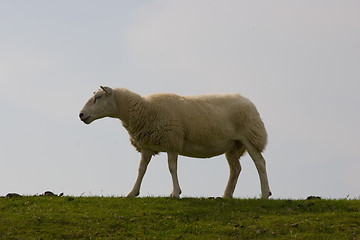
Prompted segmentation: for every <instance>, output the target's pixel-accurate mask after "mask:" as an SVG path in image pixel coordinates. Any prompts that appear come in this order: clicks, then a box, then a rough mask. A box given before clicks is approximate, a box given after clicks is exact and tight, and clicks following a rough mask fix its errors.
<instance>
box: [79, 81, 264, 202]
mask: <svg viewBox="0 0 360 240" xmlns="http://www.w3.org/2000/svg"><path fill="white" fill-rule="evenodd" d="M79 117H80V119H81V121H83V122H84V123H85V124H90V123H91V122H93V121H94V120H97V119H100V118H104V117H111V118H119V119H120V120H121V122H122V125H123V126H124V127H125V129H126V130H127V131H128V133H129V135H130V141H131V144H132V145H133V146H134V147H135V148H136V150H137V151H139V152H140V153H141V159H140V164H139V169H138V176H137V179H136V182H135V184H134V186H133V188H132V190H131V191H130V192H129V193H128V194H127V197H136V196H138V195H139V194H140V186H141V182H142V179H143V177H144V174H145V172H146V169H147V166H148V164H149V162H150V160H151V157H152V156H153V155H155V154H157V153H159V152H166V153H167V155H168V166H169V170H170V173H171V177H172V185H173V190H172V192H171V194H170V196H171V197H177V198H178V197H179V196H180V194H181V189H180V185H179V181H178V176H177V160H178V155H183V156H187V157H193V158H210V157H214V156H218V155H221V154H224V153H225V157H226V159H227V162H228V164H229V168H230V176H229V179H228V183H227V186H226V188H225V192H224V194H223V198H232V197H233V193H234V190H235V186H236V183H237V180H238V177H239V174H240V171H241V165H240V157H241V156H242V155H243V154H244V153H245V151H247V152H248V153H249V155H250V156H251V158H252V159H253V161H254V163H255V166H256V168H257V171H258V174H259V178H260V185H261V197H262V198H263V199H268V198H269V196H271V192H270V188H269V183H268V178H267V173H266V167H265V159H264V158H263V156H262V154H261V153H262V151H263V150H264V148H265V146H266V144H267V133H266V130H265V126H264V123H263V121H262V119H261V118H260V115H259V113H258V111H257V109H256V107H255V105H254V104H253V103H252V102H251V101H250V100H249V99H247V98H245V97H243V96H241V95H239V94H223V95H198V96H188V97H183V96H179V95H175V94H170V93H159V94H152V95H148V96H145V97H142V96H140V95H139V94H137V93H134V92H131V91H130V90H127V89H124V88H114V89H113V88H110V87H103V86H100V89H99V90H98V91H96V92H94V95H93V96H92V97H91V98H90V99H89V100H88V101H87V103H86V104H85V106H84V107H83V109H82V110H81V111H80V114H79Z"/></svg>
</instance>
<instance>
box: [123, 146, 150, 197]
mask: <svg viewBox="0 0 360 240" xmlns="http://www.w3.org/2000/svg"><path fill="white" fill-rule="evenodd" d="M153 154H154V152H152V151H150V150H146V149H143V150H141V160H140V164H139V172H138V176H137V179H136V182H135V184H134V187H133V188H132V190H131V191H130V192H129V193H128V195H126V197H136V196H138V195H139V194H140V186H141V182H142V179H143V177H144V175H145V172H146V169H147V166H148V164H149V162H150V160H151V157H152V155H153Z"/></svg>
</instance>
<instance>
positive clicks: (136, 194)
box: [126, 191, 140, 197]
mask: <svg viewBox="0 0 360 240" xmlns="http://www.w3.org/2000/svg"><path fill="white" fill-rule="evenodd" d="M139 194H140V192H133V191H131V192H129V193H128V195H126V197H137V196H139Z"/></svg>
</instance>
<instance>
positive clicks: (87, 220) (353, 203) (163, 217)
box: [0, 196, 360, 239]
mask: <svg viewBox="0 0 360 240" xmlns="http://www.w3.org/2000/svg"><path fill="white" fill-rule="evenodd" d="M290 238H296V239H360V201H359V200H258V199H199V198H183V199H171V198H119V197H47V196H34V197H15V198H0V239H290Z"/></svg>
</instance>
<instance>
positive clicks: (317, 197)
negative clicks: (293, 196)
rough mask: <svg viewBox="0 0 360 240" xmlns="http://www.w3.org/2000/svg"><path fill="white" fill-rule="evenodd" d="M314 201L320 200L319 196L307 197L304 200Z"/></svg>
mask: <svg viewBox="0 0 360 240" xmlns="http://www.w3.org/2000/svg"><path fill="white" fill-rule="evenodd" d="M316 199H321V197H319V196H308V197H307V198H306V200H316Z"/></svg>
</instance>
